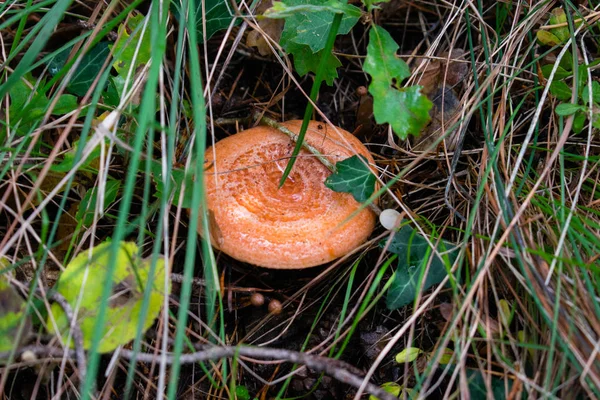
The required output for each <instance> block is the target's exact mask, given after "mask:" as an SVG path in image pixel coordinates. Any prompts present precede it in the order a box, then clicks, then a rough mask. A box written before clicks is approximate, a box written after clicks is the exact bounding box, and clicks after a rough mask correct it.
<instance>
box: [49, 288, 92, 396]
mask: <svg viewBox="0 0 600 400" xmlns="http://www.w3.org/2000/svg"><path fill="white" fill-rule="evenodd" d="M50 300H52V301H54V302H55V303H56V304H58V305H59V306H60V307H61V308H62V309H63V311H64V312H65V316H66V317H67V321H69V332H70V334H71V336H72V337H73V345H74V346H75V358H76V359H77V366H78V369H79V378H80V382H81V383H82V384H83V382H85V376H86V371H87V362H86V360H85V349H84V347H83V333H82V332H81V328H80V327H79V325H77V322H76V320H75V315H74V314H73V309H72V308H71V305H70V304H69V302H68V301H67V299H65V298H64V296H63V295H62V294H60V293H58V292H54V293H52V294H51V295H50Z"/></svg>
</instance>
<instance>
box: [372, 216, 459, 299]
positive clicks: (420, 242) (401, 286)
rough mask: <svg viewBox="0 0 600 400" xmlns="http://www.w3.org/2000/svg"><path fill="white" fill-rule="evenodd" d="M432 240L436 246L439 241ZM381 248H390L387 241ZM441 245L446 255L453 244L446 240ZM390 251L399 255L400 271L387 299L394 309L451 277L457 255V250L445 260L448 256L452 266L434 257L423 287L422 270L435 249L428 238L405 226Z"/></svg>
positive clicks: (397, 271) (398, 233)
mask: <svg viewBox="0 0 600 400" xmlns="http://www.w3.org/2000/svg"><path fill="white" fill-rule="evenodd" d="M432 240H433V241H434V243H435V241H436V239H432ZM381 246H382V247H385V246H386V243H385V241H384V242H382V243H381ZM439 246H440V247H439V248H438V250H439V252H444V251H446V250H447V248H448V247H450V244H447V243H445V242H443V241H442V242H440V244H439ZM388 251H390V252H392V253H395V254H398V269H397V270H396V273H395V274H394V277H393V281H392V284H391V286H390V288H389V290H388V293H387V297H386V306H387V308H388V309H390V310H395V309H397V308H400V307H403V306H405V305H407V304H410V303H412V302H413V301H414V300H415V297H416V296H417V291H418V290H419V289H420V290H422V291H423V290H427V289H429V288H430V287H431V286H433V285H436V284H438V283H440V282H441V281H442V280H443V279H444V278H445V277H446V275H447V274H448V272H447V269H446V265H448V267H449V266H450V264H451V263H453V262H454V260H455V259H456V256H457V251H456V250H455V251H452V252H451V253H450V254H446V255H444V258H445V259H446V257H447V261H448V264H446V260H442V259H440V258H439V257H438V256H437V255H433V257H434V258H433V260H431V264H430V265H429V269H428V272H427V276H425V278H424V279H423V280H422V282H423V283H422V284H420V282H421V281H420V279H419V278H420V277H421V275H422V270H423V268H424V267H425V266H427V264H428V262H429V258H430V257H431V256H432V254H431V248H430V247H429V244H428V243H427V241H426V240H425V238H424V237H422V236H421V235H419V234H418V233H417V232H416V231H415V230H414V229H413V228H411V227H409V226H404V227H403V228H402V229H400V231H398V232H396V233H395V234H394V236H393V238H392V242H391V243H390V244H389V246H388Z"/></svg>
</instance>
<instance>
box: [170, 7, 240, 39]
mask: <svg viewBox="0 0 600 400" xmlns="http://www.w3.org/2000/svg"><path fill="white" fill-rule="evenodd" d="M229 1H230V0H194V2H193V4H194V5H195V6H196V10H195V11H196V34H197V35H198V40H199V41H200V42H203V41H206V40H208V39H210V38H211V37H212V36H213V35H214V34H215V33H217V32H218V31H220V30H223V29H226V28H228V27H229V24H231V21H233V20H234V19H235V15H234V11H233V9H232V8H231V5H230V4H231V3H230V2H229ZM177 3H179V2H172V3H171V4H173V8H174V9H175V12H174V14H175V18H176V19H177V20H178V21H179V20H180V16H181V12H180V7H179V5H178V4H177ZM203 9H204V10H205V11H206V14H203V12H202V10H203ZM239 22H240V20H239V19H238V20H237V21H235V24H236V25H237V24H238V23H239ZM204 25H206V37H204Z"/></svg>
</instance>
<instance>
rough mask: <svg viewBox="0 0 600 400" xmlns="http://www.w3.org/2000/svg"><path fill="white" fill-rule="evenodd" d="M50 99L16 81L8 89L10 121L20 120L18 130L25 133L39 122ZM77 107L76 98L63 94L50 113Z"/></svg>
mask: <svg viewBox="0 0 600 400" xmlns="http://www.w3.org/2000/svg"><path fill="white" fill-rule="evenodd" d="M49 106H50V100H49V99H48V97H46V95H44V94H43V93H40V92H37V91H36V92H35V93H33V89H32V88H31V87H29V85H27V84H26V83H25V82H24V81H23V80H19V81H17V82H16V83H15V84H14V85H13V86H12V87H11V90H10V107H9V114H10V117H11V123H12V124H16V123H17V122H20V125H19V130H18V131H19V132H20V133H25V132H26V131H27V130H29V129H30V128H32V127H33V126H34V125H35V124H36V123H38V122H40V121H41V119H42V117H43V116H44V115H45V114H46V112H47V110H48V107H49ZM76 108H77V98H76V97H75V96H72V95H70V94H63V95H61V96H60V97H59V98H58V101H57V102H56V104H55V105H54V108H53V109H52V115H64V114H67V113H70V112H71V111H73V110H74V109H76Z"/></svg>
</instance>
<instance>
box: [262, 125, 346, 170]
mask: <svg viewBox="0 0 600 400" xmlns="http://www.w3.org/2000/svg"><path fill="white" fill-rule="evenodd" d="M260 123H261V124H263V125H267V126H270V127H271V128H275V129H277V130H279V131H281V132H283V133H285V134H286V135H287V136H288V137H289V138H290V139H291V140H292V142H294V143H296V142H297V140H298V135H296V134H295V133H294V132H292V131H290V130H289V129H288V128H286V127H285V126H282V125H281V124H280V123H279V122H277V121H275V120H272V119H271V118H269V117H264V116H263V117H262V118H260ZM302 147H303V148H304V149H306V150H307V151H309V152H310V153H312V154H313V155H314V156H315V157H317V159H318V160H319V161H321V163H322V164H323V165H324V166H326V167H327V169H328V170H330V171H331V172H335V165H333V164H332V163H331V162H330V161H329V160H328V159H327V158H325V156H324V155H323V154H321V153H320V152H319V150H317V149H315V148H314V147H313V146H311V145H310V144H308V143H306V142H303V143H302Z"/></svg>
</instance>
